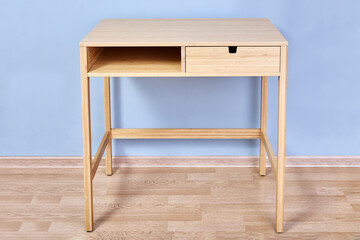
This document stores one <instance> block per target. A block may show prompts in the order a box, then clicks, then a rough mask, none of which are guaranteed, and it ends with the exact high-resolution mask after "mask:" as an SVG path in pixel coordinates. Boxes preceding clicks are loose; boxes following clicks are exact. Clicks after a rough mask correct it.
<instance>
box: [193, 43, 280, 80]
mask: <svg viewBox="0 0 360 240" xmlns="http://www.w3.org/2000/svg"><path fill="white" fill-rule="evenodd" d="M279 70H280V47H237V50H236V52H235V53H229V48H228V47H186V72H187V73H212V72H214V73H244V72H246V73H252V74H253V75H254V76H258V75H266V74H268V75H270V76H273V75H278V74H279Z"/></svg>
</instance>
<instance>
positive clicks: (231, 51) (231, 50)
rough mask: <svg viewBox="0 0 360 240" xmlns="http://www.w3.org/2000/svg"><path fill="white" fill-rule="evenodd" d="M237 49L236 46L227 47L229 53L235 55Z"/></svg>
mask: <svg viewBox="0 0 360 240" xmlns="http://www.w3.org/2000/svg"><path fill="white" fill-rule="evenodd" d="M236 50H237V47H236V46H230V47H229V53H236Z"/></svg>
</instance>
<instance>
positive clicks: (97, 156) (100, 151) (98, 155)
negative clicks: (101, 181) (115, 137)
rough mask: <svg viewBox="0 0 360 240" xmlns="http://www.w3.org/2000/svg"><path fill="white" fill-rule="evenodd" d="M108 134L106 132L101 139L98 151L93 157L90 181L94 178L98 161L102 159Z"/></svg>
mask: <svg viewBox="0 0 360 240" xmlns="http://www.w3.org/2000/svg"><path fill="white" fill-rule="evenodd" d="M110 140H111V139H110V132H109V131H106V132H105V134H104V136H103V138H102V139H101V142H100V145H99V147H98V150H97V151H96V154H95V157H94V159H93V161H92V175H91V179H93V178H94V176H95V174H96V171H97V169H98V167H99V164H100V161H101V160H102V158H103V155H104V152H105V149H106V147H107V145H108V143H109V141H110Z"/></svg>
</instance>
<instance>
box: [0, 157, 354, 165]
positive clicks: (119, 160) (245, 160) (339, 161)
mask: <svg viewBox="0 0 360 240" xmlns="http://www.w3.org/2000/svg"><path fill="white" fill-rule="evenodd" d="M104 160H105V159H104ZM258 161H259V157H258V156H114V157H113V164H114V166H115V167H257V166H258V164H259V162H258ZM285 162H286V167H287V168H289V167H313V168H314V167H320V168H323V167H333V168H342V167H346V168H348V167H360V156H286V157H285ZM104 163H105V161H103V162H101V163H100V166H99V167H100V168H101V167H105V165H104ZM82 167H83V157H0V168H82ZM266 167H271V165H270V164H269V161H268V160H267V164H266Z"/></svg>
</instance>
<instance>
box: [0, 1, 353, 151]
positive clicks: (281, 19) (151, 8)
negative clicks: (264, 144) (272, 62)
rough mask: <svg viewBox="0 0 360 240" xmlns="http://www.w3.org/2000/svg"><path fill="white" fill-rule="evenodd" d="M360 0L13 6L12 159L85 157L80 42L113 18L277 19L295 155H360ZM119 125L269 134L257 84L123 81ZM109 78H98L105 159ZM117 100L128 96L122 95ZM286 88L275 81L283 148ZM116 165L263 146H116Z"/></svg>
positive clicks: (4, 147)
mask: <svg viewBox="0 0 360 240" xmlns="http://www.w3.org/2000/svg"><path fill="white" fill-rule="evenodd" d="M359 9H360V1H358V0H343V1H336V0H326V1H325V0H323V1H321V0H317V1H316V0H293V1H290V0H276V1H267V0H262V1H261V0H253V1H245V0H232V1H231V0H222V1H218V0H217V1H215V0H207V1H194V0H181V1H168V0H153V1H138V0H132V1H115V0H103V1H89V0H87V1H85V0H83V1H70V0H63V1H47V0H37V1H30V0H22V1H19V0H12V1H4V0H1V7H0V33H1V34H0V73H1V75H0V155H1V156H80V155H81V154H82V134H81V113H80V111H81V105H80V74H79V49H78V42H79V41H80V40H81V39H82V38H83V37H84V36H85V35H86V33H87V32H88V31H90V30H91V29H92V28H93V27H94V26H95V25H96V23H97V22H99V21H100V20H101V19H102V18H190V17H192V18H194V17H195V18H204V17H221V18H230V17H234V18H237V17H268V18H269V19H270V20H271V21H272V22H273V23H274V24H275V26H276V27H277V28H278V29H279V30H280V31H281V32H282V34H283V35H284V36H285V37H286V38H287V40H288V41H289V58H288V104H287V109H288V111H287V140H286V143H287V150H286V153H287V154H288V155H360V121H359V118H360V94H359V89H360V79H359V74H358V71H359V68H360V60H359V59H360V58H359V57H360V46H359V43H360V27H359V26H360V15H359V14H358V12H359ZM111 87H112V94H113V96H114V98H113V99H112V108H113V109H112V110H113V118H112V121H113V124H114V126H115V127H184V128H186V127H224V128H226V127H257V126H258V122H259V110H260V109H259V87H260V81H259V79H257V78H149V79H147V78H122V79H112V80H111ZM102 93H103V89H102V80H101V79H99V78H94V79H92V80H91V95H92V107H91V111H92V127H93V129H94V130H93V151H96V148H97V146H98V144H99V142H100V140H101V137H102V133H103V100H102ZM115 93H120V95H117V96H115V95H116V94H115ZM276 95H277V81H276V79H274V78H271V79H270V82H269V116H268V123H269V130H268V131H269V135H270V140H271V141H272V142H273V145H275V143H276V107H277V106H276V102H277V101H276ZM114 154H115V155H256V154H258V142H257V141H256V140H236V141H231V140H171V141H170V140H131V141H120V140H117V141H115V144H114Z"/></svg>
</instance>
